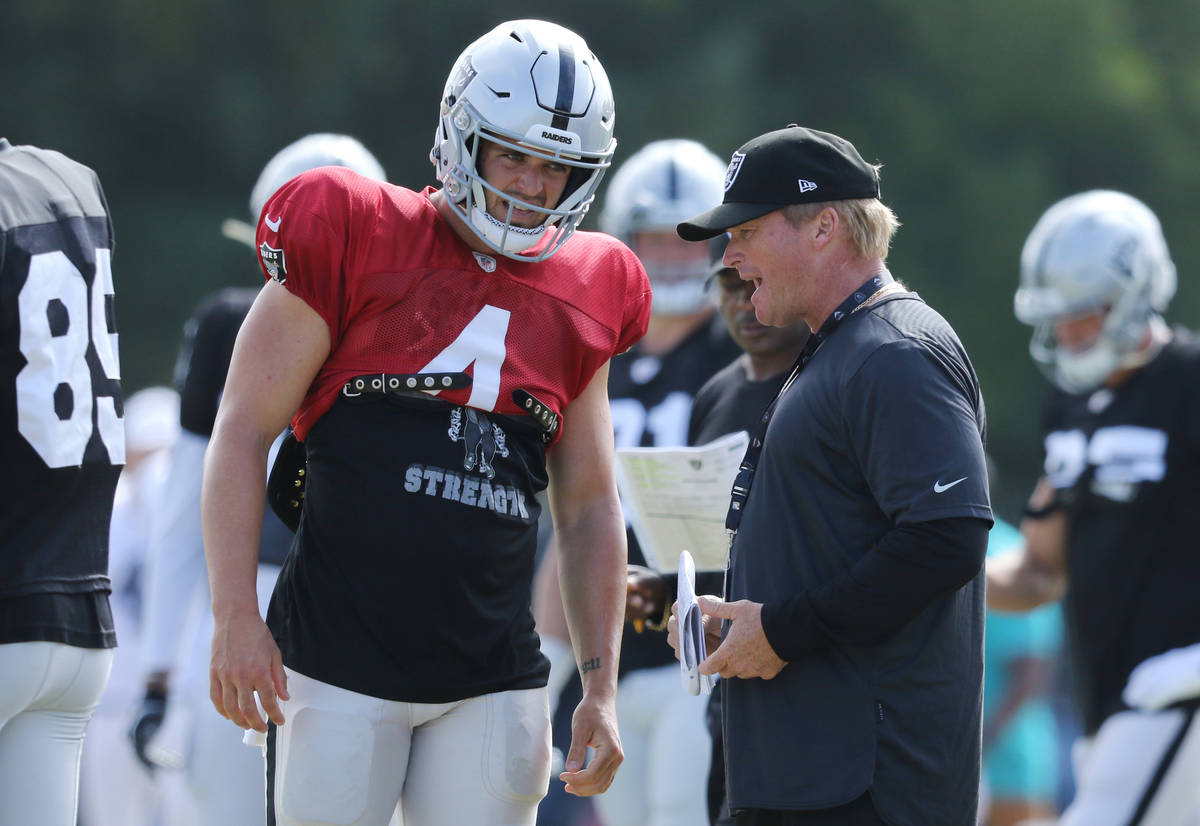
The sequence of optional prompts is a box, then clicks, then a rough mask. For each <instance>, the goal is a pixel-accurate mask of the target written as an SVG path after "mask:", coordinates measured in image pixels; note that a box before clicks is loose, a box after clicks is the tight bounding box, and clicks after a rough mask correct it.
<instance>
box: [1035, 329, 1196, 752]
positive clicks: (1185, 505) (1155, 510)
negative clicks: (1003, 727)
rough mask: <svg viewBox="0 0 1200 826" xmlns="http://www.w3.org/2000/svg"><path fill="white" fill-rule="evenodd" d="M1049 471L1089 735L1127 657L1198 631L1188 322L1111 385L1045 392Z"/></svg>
mask: <svg viewBox="0 0 1200 826" xmlns="http://www.w3.org/2000/svg"><path fill="white" fill-rule="evenodd" d="M1046 423H1047V427H1046V437H1045V446H1046V464H1045V473H1046V477H1047V479H1048V480H1049V482H1050V484H1051V485H1052V486H1054V487H1055V488H1056V489H1057V490H1058V491H1059V494H1058V500H1059V501H1060V502H1061V503H1062V504H1063V505H1064V506H1065V507H1066V513H1067V518H1068V538H1067V571H1068V576H1069V583H1070V584H1069V586H1068V590H1067V595H1066V599H1065V601H1064V609H1065V616H1066V622H1067V633H1068V639H1069V644H1070V651H1071V660H1072V665H1073V668H1074V670H1075V683H1076V692H1077V693H1078V695H1079V697H1078V699H1079V704H1080V710H1081V716H1082V718H1083V723H1084V728H1085V729H1086V731H1087V732H1089V733H1092V732H1095V731H1096V730H1097V729H1098V728H1099V726H1100V724H1101V723H1102V722H1103V721H1104V719H1105V718H1106V717H1108V716H1109V715H1111V714H1113V713H1114V712H1116V711H1119V710H1121V709H1122V708H1124V707H1125V706H1124V705H1123V704H1122V701H1121V691H1122V689H1123V688H1124V686H1125V683H1126V681H1127V680H1128V678H1129V674H1130V672H1131V671H1132V670H1133V668H1134V666H1136V665H1137V664H1138V663H1140V662H1141V661H1142V660H1145V659H1146V658H1147V657H1150V656H1153V655H1155V654H1161V653H1163V652H1164V651H1167V650H1169V649H1171V648H1176V647H1179V646H1184V645H1191V644H1193V643H1195V642H1196V641H1197V640H1200V599H1197V598H1196V582H1197V577H1198V575H1200V550H1198V546H1197V537H1200V507H1197V503H1198V502H1200V341H1198V340H1197V339H1196V337H1195V336H1194V334H1190V333H1188V332H1187V331H1183V330H1178V331H1176V334H1175V337H1174V340H1173V341H1172V342H1171V343H1169V344H1168V345H1167V346H1166V348H1165V349H1164V350H1163V351H1162V353H1160V354H1159V355H1158V357H1157V358H1155V359H1154V361H1152V362H1151V363H1150V364H1148V365H1146V367H1144V368H1142V369H1141V370H1138V371H1137V372H1136V373H1135V374H1133V375H1132V376H1131V377H1130V378H1129V380H1128V381H1127V382H1125V383H1124V384H1122V385H1121V386H1120V387H1118V388H1117V389H1116V390H1115V391H1112V390H1108V389H1100V390H1097V391H1095V392H1093V393H1090V394H1084V395H1068V394H1066V393H1063V392H1061V391H1059V390H1054V391H1052V392H1051V395H1050V397H1049V398H1048V400H1047V407H1046Z"/></svg>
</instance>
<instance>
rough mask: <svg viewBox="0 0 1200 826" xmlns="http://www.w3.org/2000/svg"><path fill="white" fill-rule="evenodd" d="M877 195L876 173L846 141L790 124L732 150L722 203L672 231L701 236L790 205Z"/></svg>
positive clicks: (689, 236) (689, 237) (688, 236)
mask: <svg viewBox="0 0 1200 826" xmlns="http://www.w3.org/2000/svg"><path fill="white" fill-rule="evenodd" d="M793 182H795V183H793ZM878 197H879V175H878V173H877V172H876V171H875V167H874V166H872V165H871V164H869V163H867V162H866V161H864V160H863V158H862V156H861V155H859V154H858V150H857V149H855V148H854V145H853V144H852V143H850V141H848V140H846V139H845V138H840V137H838V136H837V135H833V134H831V133H829V132H821V131H818V130H816V129H808V128H806V127H803V126H796V125H792V126H788V127H787V128H784V129H777V130H775V131H774V132H767V133H766V134H765V135H759V136H758V137H757V138H754V139H753V140H750V141H748V142H747V143H745V144H744V145H742V146H741V147H740V148H739V149H738V151H737V152H734V153H733V157H732V158H731V159H730V161H729V168H728V169H726V170H725V196H724V198H723V199H722V202H721V205H720V206H718V207H715V208H714V209H710V210H709V211H708V212H705V213H703V214H701V215H697V216H696V217H695V218H692V219H691V220H689V221H684V222H683V223H681V224H679V226H678V227H677V228H676V231H677V232H678V233H679V236H680V237H681V238H683V239H685V240H687V241H704V240H706V239H708V238H712V237H714V236H716V235H719V234H721V233H722V232H725V231H726V230H728V229H729V228H730V227H735V226H737V225H738V224H743V223H745V222H746V221H750V220H753V219H754V218H758V217H761V216H763V215H766V214H767V213H768V212H774V211H775V210H777V209H780V208H782V207H785V206H788V205H790V204H805V203H825V202H827V201H845V200H851V199H856V198H878Z"/></svg>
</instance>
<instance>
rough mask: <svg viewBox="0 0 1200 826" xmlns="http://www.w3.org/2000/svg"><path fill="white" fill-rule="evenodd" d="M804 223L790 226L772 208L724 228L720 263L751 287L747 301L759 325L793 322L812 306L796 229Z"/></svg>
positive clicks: (807, 257)
mask: <svg viewBox="0 0 1200 826" xmlns="http://www.w3.org/2000/svg"><path fill="white" fill-rule="evenodd" d="M814 220H815V219H814ZM808 223H809V222H806V223H805V224H804V225H803V226H802V227H801V228H796V227H793V226H792V225H791V224H789V223H788V222H787V219H786V218H784V216H783V212H782V211H781V210H775V211H774V212H768V213H767V214H766V215H764V216H762V217H761V218H755V219H753V220H750V221H746V222H745V223H744V224H738V225H737V226H736V227H731V228H730V229H729V246H728V247H726V248H725V257H724V260H723V263H724V264H725V266H726V267H733V268H735V269H736V270H737V271H738V275H740V276H741V278H742V279H743V280H744V281H749V282H751V283H752V284H753V285H754V293H753V295H752V296H751V297H750V303H751V304H753V306H754V311H755V314H756V316H757V317H758V320H759V321H760V322H761V323H763V324H768V325H770V326H772V327H783V326H786V325H789V324H793V323H795V322H797V321H800V320H801V319H803V317H804V313H805V311H807V310H808V309H809V308H810V306H811V305H812V301H811V297H810V293H811V291H812V290H813V285H812V283H811V282H812V276H811V273H810V272H809V270H810V269H811V266H810V264H811V260H812V259H811V254H810V252H809V250H808V249H807V247H806V246H805V245H804V244H803V243H802V232H801V230H802V229H803V228H804V227H807V226H808Z"/></svg>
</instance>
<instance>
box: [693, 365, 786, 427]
mask: <svg viewBox="0 0 1200 826" xmlns="http://www.w3.org/2000/svg"><path fill="white" fill-rule="evenodd" d="M789 372H791V371H790V369H789V370H784V371H783V372H782V373H780V374H778V375H776V376H772V377H771V378H769V379H764V380H762V381H754V380H752V379H751V378H750V377H748V376H747V375H746V368H745V366H744V365H743V363H742V359H741V358H740V357H739V358H737V359H735V360H734V361H733V362H731V363H730V364H728V365H727V366H725V367H724V368H722V370H721V371H720V372H719V373H717V374H716V375H715V376H713V377H712V378H711V379H709V380H708V381H707V382H705V384H704V386H703V387H701V388H700V390H699V392H697V393H696V399H695V401H694V402H693V404H692V417H691V421H690V422H689V424H688V444H690V445H704V444H708V443H709V442H711V441H713V440H714V439H719V438H721V437H722V436H725V435H726V434H729V433H736V432H738V431H739V430H745V431H746V432H748V433H750V434H753V433H754V432H755V429H756V428H757V427H758V423H759V419H760V418H761V417H762V414H763V411H765V410H766V409H767V405H769V404H770V403H771V401H772V400H773V399H774V398H775V396H776V395H777V394H778V393H779V388H781V387H783V383H784V381H786V380H787V377H788V373H789Z"/></svg>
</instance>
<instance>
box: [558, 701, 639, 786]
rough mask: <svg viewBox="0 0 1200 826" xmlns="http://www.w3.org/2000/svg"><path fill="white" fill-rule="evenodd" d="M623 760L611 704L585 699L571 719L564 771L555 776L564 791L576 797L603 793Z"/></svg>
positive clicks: (610, 702) (615, 716)
mask: <svg viewBox="0 0 1200 826" xmlns="http://www.w3.org/2000/svg"><path fill="white" fill-rule="evenodd" d="M588 748H591V749H592V759H591V761H590V762H589V763H588V764H587V767H586V768H585V767H584V765H583V761H584V759H585V757H586V756H587V750H588ZM624 759H625V752H624V751H622V749H621V735H620V734H619V733H618V732H617V711H616V706H615V703H614V701H613V700H611V699H610V700H595V699H592V698H589V697H587V696H586V695H585V696H584V698H583V699H582V700H581V701H580V703H579V705H578V706H576V707H575V714H574V715H573V716H572V717H571V748H570V750H569V751H568V752H567V761H566V765H565V769H566V770H565V771H563V772H562V773H561V774H560V775H559V776H558V779H559V780H561V781H563V783H565V784H566V786H565V787H564V790H565V791H567V792H569V793H571V794H573V795H577V796H579V797H589V796H591V795H594V794H601V793H603V792H604V791H606V790H607V789H608V787H609V785H611V784H612V782H613V778H614V777H615V776H616V774H617V767H618V766H620V765H621V761H622V760H624Z"/></svg>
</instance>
